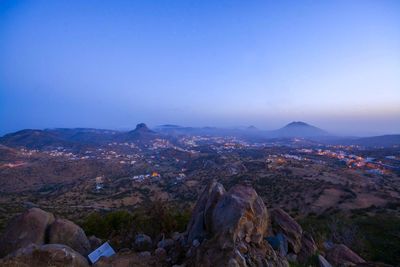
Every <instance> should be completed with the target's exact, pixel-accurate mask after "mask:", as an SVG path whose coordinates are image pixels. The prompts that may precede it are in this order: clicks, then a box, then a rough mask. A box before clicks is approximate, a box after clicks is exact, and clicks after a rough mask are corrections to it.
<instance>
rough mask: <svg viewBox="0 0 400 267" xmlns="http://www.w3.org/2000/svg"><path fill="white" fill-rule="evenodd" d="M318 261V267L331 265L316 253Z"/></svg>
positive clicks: (330, 266) (329, 266)
mask: <svg viewBox="0 0 400 267" xmlns="http://www.w3.org/2000/svg"><path fill="white" fill-rule="evenodd" d="M318 263H319V266H320V267H332V265H331V264H330V263H329V262H328V261H327V260H326V259H325V258H324V256H322V255H318Z"/></svg>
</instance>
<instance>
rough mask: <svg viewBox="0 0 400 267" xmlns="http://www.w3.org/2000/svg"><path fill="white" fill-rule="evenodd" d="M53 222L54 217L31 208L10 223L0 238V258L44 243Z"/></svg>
mask: <svg viewBox="0 0 400 267" xmlns="http://www.w3.org/2000/svg"><path fill="white" fill-rule="evenodd" d="M53 222H54V216H53V214H51V213H48V212H45V211H43V210H41V209H38V208H32V209H29V210H27V211H25V212H24V213H22V214H21V215H19V216H17V217H15V218H14V219H12V220H11V221H10V223H9V224H8V226H7V227H6V229H5V231H4V234H3V235H2V236H1V237H0V258H1V257H4V256H5V255H7V254H9V253H11V252H13V251H15V250H17V249H19V248H23V247H26V246H27V245H29V244H31V243H33V244H37V245H42V244H44V243H45V239H46V230H47V228H48V226H49V225H50V224H51V223H53Z"/></svg>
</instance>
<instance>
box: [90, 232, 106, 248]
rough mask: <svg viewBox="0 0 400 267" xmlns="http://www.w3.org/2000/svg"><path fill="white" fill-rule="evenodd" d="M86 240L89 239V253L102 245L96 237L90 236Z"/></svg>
mask: <svg viewBox="0 0 400 267" xmlns="http://www.w3.org/2000/svg"><path fill="white" fill-rule="evenodd" d="M88 239H89V243H90V250H91V251H92V250H95V249H96V248H98V247H100V246H101V244H102V243H103V242H102V241H101V239H100V238H98V237H96V236H94V235H92V236H90V237H89V238H88Z"/></svg>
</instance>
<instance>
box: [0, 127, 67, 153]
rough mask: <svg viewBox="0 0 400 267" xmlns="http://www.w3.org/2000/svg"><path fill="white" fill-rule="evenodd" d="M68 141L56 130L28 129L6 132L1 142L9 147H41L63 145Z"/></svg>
mask: <svg viewBox="0 0 400 267" xmlns="http://www.w3.org/2000/svg"><path fill="white" fill-rule="evenodd" d="M65 142H66V140H63V138H62V137H60V135H59V134H57V133H56V132H50V131H45V130H33V129H26V130H22V131H18V132H15V133H10V134H6V135H4V136H3V137H1V138H0V143H1V144H3V145H5V146H9V147H27V148H30V149H39V148H43V147H46V146H61V145H63V144H64V143H65Z"/></svg>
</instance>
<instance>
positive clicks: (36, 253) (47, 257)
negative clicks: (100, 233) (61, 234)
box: [0, 244, 89, 267]
mask: <svg viewBox="0 0 400 267" xmlns="http://www.w3.org/2000/svg"><path fill="white" fill-rule="evenodd" d="M0 266H3V267H17V266H18V267H46V266H51V267H89V263H88V261H87V260H86V259H85V258H84V257H83V256H82V255H80V254H79V253H78V252H76V251H74V250H73V249H71V248H70V247H68V246H65V245H61V244H47V245H41V246H38V245H36V244H30V245H29V246H27V247H24V248H21V249H19V250H17V251H15V252H13V253H11V254H9V255H8V256H7V257H5V258H4V259H2V260H0Z"/></svg>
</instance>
